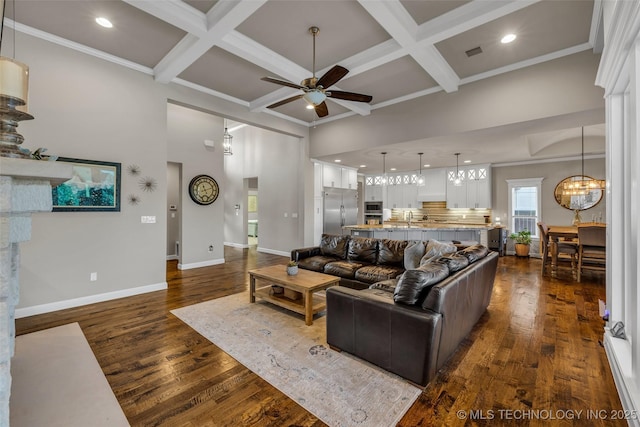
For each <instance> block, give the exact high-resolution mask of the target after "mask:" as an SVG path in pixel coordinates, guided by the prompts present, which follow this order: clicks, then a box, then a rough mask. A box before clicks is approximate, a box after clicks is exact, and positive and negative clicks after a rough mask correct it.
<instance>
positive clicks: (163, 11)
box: [123, 0, 207, 37]
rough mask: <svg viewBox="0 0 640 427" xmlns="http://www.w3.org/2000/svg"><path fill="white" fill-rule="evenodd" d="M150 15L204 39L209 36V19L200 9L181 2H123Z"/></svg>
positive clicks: (157, 0) (128, 0)
mask: <svg viewBox="0 0 640 427" xmlns="http://www.w3.org/2000/svg"><path fill="white" fill-rule="evenodd" d="M123 1H124V2H125V3H128V4H130V5H131V6H133V7H136V8H138V9H140V10H142V11H143V12H146V13H148V14H149V15H152V16H155V17H156V18H158V19H160V20H162V21H165V22H167V23H169V24H171V25H173V26H174V27H177V28H180V29H181V30H183V31H185V32H187V33H190V34H193V35H194V36H196V37H204V36H205V35H206V34H207V17H206V16H205V14H204V13H202V12H200V11H199V10H198V9H196V8H194V7H191V6H189V5H188V4H187V3H185V2H183V1H180V0H155V1H148V0H123Z"/></svg>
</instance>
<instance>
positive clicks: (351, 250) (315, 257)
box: [291, 234, 408, 289]
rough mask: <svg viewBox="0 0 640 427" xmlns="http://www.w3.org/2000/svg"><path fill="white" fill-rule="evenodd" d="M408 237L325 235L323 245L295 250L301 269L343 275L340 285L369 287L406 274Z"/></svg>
mask: <svg viewBox="0 0 640 427" xmlns="http://www.w3.org/2000/svg"><path fill="white" fill-rule="evenodd" d="M407 244H408V242H407V241H405V240H390V239H373V238H365V237H352V236H349V235H344V236H335V235H330V234H323V235H322V239H321V241H320V246H314V247H310V248H301V249H294V250H292V251H291V259H292V260H294V261H297V262H298V266H299V267H300V268H304V269H306V270H312V271H318V272H320V273H325V274H331V275H333V276H338V277H340V285H341V286H347V287H350V288H353V289H366V288H368V287H369V286H370V285H372V284H374V283H376V282H380V281H382V280H387V279H392V278H395V277H397V276H399V275H401V274H402V273H404V270H405V269H404V249H405V248H406V247H407Z"/></svg>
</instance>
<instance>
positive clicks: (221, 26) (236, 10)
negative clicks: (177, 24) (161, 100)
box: [143, 0, 267, 83]
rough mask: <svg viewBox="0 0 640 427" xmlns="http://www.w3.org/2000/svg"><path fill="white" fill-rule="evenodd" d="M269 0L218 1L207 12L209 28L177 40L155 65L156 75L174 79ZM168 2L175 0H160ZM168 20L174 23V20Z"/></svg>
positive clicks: (163, 78)
mask: <svg viewBox="0 0 640 427" xmlns="http://www.w3.org/2000/svg"><path fill="white" fill-rule="evenodd" d="M266 1H267V0H235V1H219V2H217V3H216V4H215V6H213V7H212V8H211V10H210V11H209V12H208V13H207V14H206V18H207V22H208V23H209V27H208V29H207V32H206V33H205V34H204V35H203V36H201V37H199V36H198V35H196V34H187V35H186V36H185V37H184V38H183V39H182V40H181V41H180V42H178V44H177V45H175V46H174V47H173V49H171V51H169V53H168V54H167V55H166V56H165V57H164V58H162V60H160V62H158V64H157V65H156V66H155V67H154V74H155V79H156V80H157V81H159V82H162V83H168V82H170V81H171V80H173V79H174V78H175V77H177V76H178V75H179V74H180V73H181V72H182V71H184V70H185V69H186V68H188V67H189V66H190V65H191V64H193V63H194V62H195V61H196V60H197V59H198V58H200V57H201V56H202V55H203V54H204V53H206V52H207V51H208V50H209V49H211V48H212V47H213V46H215V45H217V44H218V43H220V42H221V41H222V39H223V38H224V36H226V35H227V34H228V33H230V32H231V31H233V30H234V29H235V28H236V27H237V26H238V25H240V24H241V23H242V22H243V21H244V20H245V19H247V18H248V17H249V16H251V14H253V13H254V12H255V11H256V10H258V9H259V8H260V7H261V6H262V5H263V4H264V3H265V2H266ZM143 3H145V2H143ZM148 3H154V2H148ZM167 4H172V2H161V3H158V5H157V7H158V8H161V7H167ZM167 22H169V23H172V22H171V21H167Z"/></svg>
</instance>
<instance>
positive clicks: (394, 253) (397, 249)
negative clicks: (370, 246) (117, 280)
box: [378, 239, 409, 267]
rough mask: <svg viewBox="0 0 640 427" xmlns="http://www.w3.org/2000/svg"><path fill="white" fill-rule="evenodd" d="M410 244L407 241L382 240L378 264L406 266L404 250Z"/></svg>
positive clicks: (379, 244)
mask: <svg viewBox="0 0 640 427" xmlns="http://www.w3.org/2000/svg"><path fill="white" fill-rule="evenodd" d="M408 244H409V242H407V241H406V240H391V239H382V240H380V242H378V264H379V265H397V266H398V267H403V266H404V250H405V248H406V247H407V245H408Z"/></svg>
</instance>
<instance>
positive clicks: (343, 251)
mask: <svg viewBox="0 0 640 427" xmlns="http://www.w3.org/2000/svg"><path fill="white" fill-rule="evenodd" d="M349 237H351V236H349V235H348V234H346V235H344V236H334V235H331V234H323V235H322V239H321V240H320V252H321V253H322V255H324V256H334V257H338V258H341V259H345V258H346V257H347V243H348V242H349Z"/></svg>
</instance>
